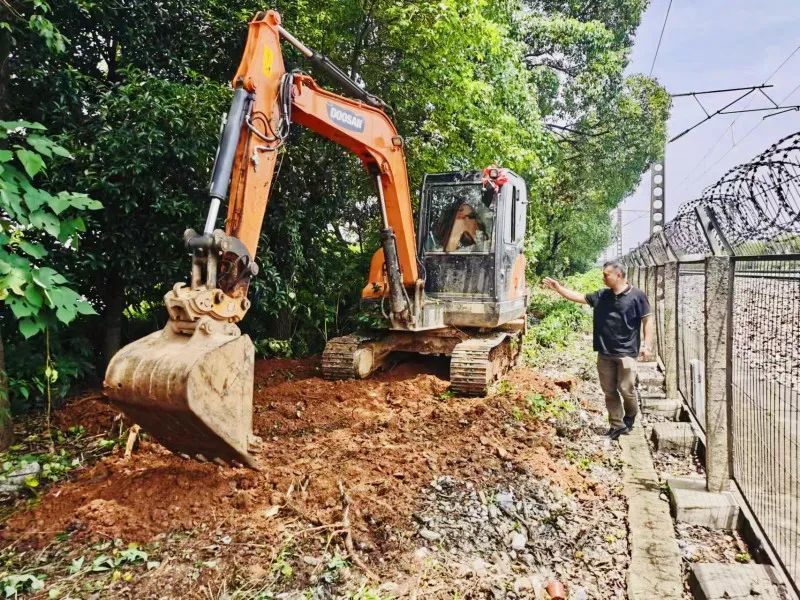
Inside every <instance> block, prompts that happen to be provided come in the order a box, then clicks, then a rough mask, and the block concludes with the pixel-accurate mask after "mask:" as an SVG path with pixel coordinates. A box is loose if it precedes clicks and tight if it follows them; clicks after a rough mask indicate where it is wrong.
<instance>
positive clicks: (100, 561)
mask: <svg viewBox="0 0 800 600" xmlns="http://www.w3.org/2000/svg"><path fill="white" fill-rule="evenodd" d="M113 568H114V559H113V558H111V557H110V556H108V555H107V554H101V555H100V556H98V557H97V558H95V559H94V560H93V561H92V571H94V572H96V573H100V572H103V571H110V570H111V569H113Z"/></svg>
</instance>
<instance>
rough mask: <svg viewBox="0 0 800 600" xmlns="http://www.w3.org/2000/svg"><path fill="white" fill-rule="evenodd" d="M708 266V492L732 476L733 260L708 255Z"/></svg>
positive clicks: (718, 489)
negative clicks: (730, 415) (730, 416)
mask: <svg viewBox="0 0 800 600" xmlns="http://www.w3.org/2000/svg"><path fill="white" fill-rule="evenodd" d="M705 268H706V282H705V297H706V298H705V309H706V310H705V312H706V318H705V339H706V344H705V346H706V348H705V388H706V394H705V396H706V397H705V401H706V415H705V418H706V487H707V489H708V491H709V492H723V491H727V490H728V486H729V481H730V478H731V470H730V457H731V451H732V448H731V441H730V437H729V435H728V433H729V429H730V424H729V422H728V421H729V412H728V403H729V402H730V400H731V398H730V376H731V370H730V350H731V345H732V340H731V320H732V318H733V311H732V306H733V261H732V259H731V258H729V257H727V256H709V257H707V258H706V264H705Z"/></svg>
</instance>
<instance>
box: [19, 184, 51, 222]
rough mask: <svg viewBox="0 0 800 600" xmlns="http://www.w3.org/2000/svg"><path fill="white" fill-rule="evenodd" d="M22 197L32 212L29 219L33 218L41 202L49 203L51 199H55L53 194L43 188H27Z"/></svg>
mask: <svg viewBox="0 0 800 600" xmlns="http://www.w3.org/2000/svg"><path fill="white" fill-rule="evenodd" d="M24 198H25V204H26V205H27V206H28V208H29V209H30V210H31V212H32V214H31V220H33V218H34V215H35V214H37V212H38V210H39V208H40V207H41V206H42V205H43V204H47V205H50V204H51V203H52V202H53V200H55V198H54V197H53V196H51V195H50V194H48V193H47V192H45V191H44V190H40V189H36V188H33V189H29V190H27V191H26V192H25V195H24Z"/></svg>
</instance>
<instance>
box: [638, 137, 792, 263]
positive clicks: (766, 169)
mask: <svg viewBox="0 0 800 600" xmlns="http://www.w3.org/2000/svg"><path fill="white" fill-rule="evenodd" d="M713 252H717V253H722V254H732V255H736V256H752V255H762V254H767V255H775V254H791V253H800V132H797V133H793V134H792V135H789V136H787V137H785V138H783V139H781V140H780V141H778V142H777V143H775V144H773V145H772V146H770V147H769V148H767V149H766V150H765V151H764V152H762V153H761V154H759V155H758V156H756V157H755V158H753V160H751V161H750V162H747V163H744V164H741V165H738V166H736V167H733V168H732V169H730V170H729V171H728V172H727V173H725V174H724V175H723V176H722V177H721V178H720V179H719V180H718V181H717V182H716V183H715V184H713V185H711V186H709V187H707V188H706V189H705V190H704V191H703V193H702V195H701V196H700V197H699V198H696V199H693V200H690V201H688V202H685V203H684V204H682V205H681V206H680V208H679V209H678V214H677V215H676V216H675V218H674V219H672V220H671V221H669V222H668V223H666V224H665V225H664V230H663V232H659V233H656V234H654V235H652V236H651V237H650V238H649V239H648V240H647V241H646V242H644V243H642V244H641V245H640V246H639V247H637V248H636V249H634V250H632V251H631V252H629V253H628V254H627V255H626V256H625V257H623V259H624V260H626V261H628V262H633V259H634V258H640V259H643V260H644V261H646V262H649V261H651V260H652V261H655V262H657V263H663V262H665V261H667V260H670V259H671V258H679V257H684V256H686V255H697V254H700V255H707V254H711V253H713Z"/></svg>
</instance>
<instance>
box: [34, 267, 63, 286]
mask: <svg viewBox="0 0 800 600" xmlns="http://www.w3.org/2000/svg"><path fill="white" fill-rule="evenodd" d="M57 275H58V273H56V271H54V270H53V269H51V268H50V267H41V268H39V269H36V270H35V271H34V272H33V273H32V274H31V279H33V280H34V281H35V282H36V283H38V284H39V286H40V287H43V288H44V289H49V288H50V287H51V286H52V285H53V283H54V281H53V279H54V277H56V276H57Z"/></svg>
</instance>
